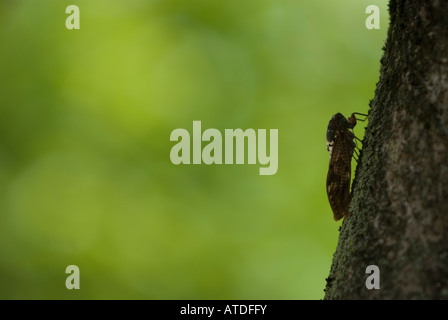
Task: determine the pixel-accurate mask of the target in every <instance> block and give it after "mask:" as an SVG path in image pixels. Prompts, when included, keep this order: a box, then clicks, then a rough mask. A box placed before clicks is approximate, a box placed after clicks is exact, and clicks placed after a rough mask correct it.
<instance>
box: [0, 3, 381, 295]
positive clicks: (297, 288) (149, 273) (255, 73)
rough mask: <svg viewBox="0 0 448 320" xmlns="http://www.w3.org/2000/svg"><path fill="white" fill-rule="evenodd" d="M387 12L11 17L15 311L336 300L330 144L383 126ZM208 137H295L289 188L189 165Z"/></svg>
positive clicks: (0, 232) (1, 47) (0, 41)
mask: <svg viewBox="0 0 448 320" xmlns="http://www.w3.org/2000/svg"><path fill="white" fill-rule="evenodd" d="M386 3H387V1H386V0H383V1H377V0H372V1H359V0H351V1H347V0H338V1H324V0H318V1H298V0H284V1H279V0H226V1H217V0H153V1H143V0H127V1H124V0H121V1H111V0H107V1H106V0H95V1H87V0H86V1H81V0H78V1H30V0H28V1H26V0H22V1H19V0H17V1H7V0H0V298H2V299H321V298H323V295H324V292H323V289H324V286H325V278H326V277H327V276H328V274H329V271H330V266H331V261H332V256H333V252H334V250H335V248H336V245H337V240H338V228H339V226H340V224H341V222H338V223H335V222H334V221H333V217H332V212H331V209H330V206H329V204H328V201H327V196H326V192H325V180H326V174H327V168H328V157H329V155H328V152H327V150H326V144H325V132H326V127H327V125H328V121H329V119H330V117H331V116H332V115H333V114H335V113H336V112H342V113H343V114H345V115H349V114H350V113H351V112H354V111H357V112H367V110H368V103H369V100H370V99H372V98H373V94H374V89H375V84H376V82H377V81H378V78H379V60H380V58H381V54H382V51H381V48H382V46H383V43H384V40H385V37H386V31H387V24H388V14H387V5H386ZM70 4H76V5H78V6H79V8H80V11H81V29H80V30H67V29H66V27H65V19H66V18H67V17H68V14H66V13H65V8H66V7H67V6H68V5H70ZM370 4H376V5H378V6H379V7H380V9H381V29H380V30H367V29H366V27H365V20H366V18H367V14H366V13H365V9H366V7H367V6H368V5H370ZM193 120H201V121H202V128H203V130H204V129H206V128H217V129H219V130H222V131H223V130H224V129H226V128H229V129H232V128H242V129H247V128H263V129H279V169H278V172H277V174H276V175H273V176H260V175H259V174H258V169H259V165H258V164H257V165H211V166H207V165H180V166H175V165H173V164H172V163H171V161H170V150H171V147H172V146H173V145H174V144H175V143H174V142H171V141H170V139H169V137H170V133H171V131H172V130H174V129H176V128H186V129H187V130H189V131H190V132H191V130H192V122H193ZM364 127H365V125H363V124H362V125H358V127H357V128H355V132H356V134H357V135H358V136H362V134H363V130H364ZM353 163H355V162H354V161H353ZM71 264H75V265H77V266H78V267H79V268H80V272H81V289H80V290H71V291H70V290H67V289H66V287H65V279H66V277H67V276H68V275H67V274H65V268H66V267H67V266H68V265H71Z"/></svg>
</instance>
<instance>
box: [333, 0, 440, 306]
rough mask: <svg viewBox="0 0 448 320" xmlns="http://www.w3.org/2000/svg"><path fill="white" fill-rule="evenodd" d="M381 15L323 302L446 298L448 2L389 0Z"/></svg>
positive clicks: (437, 0)
mask: <svg viewBox="0 0 448 320" xmlns="http://www.w3.org/2000/svg"><path fill="white" fill-rule="evenodd" d="M389 13H390V26H389V31H388V35H387V40H386V45H385V48H384V55H383V58H382V59H381V75H380V80H379V82H378V84H377V88H376V92H375V97H374V99H373V100H372V101H371V102H370V117H369V123H368V125H367V127H366V132H365V137H364V140H363V148H362V152H361V154H360V159H359V164H358V167H357V169H356V174H355V179H354V181H353V185H352V194H351V203H350V210H349V217H348V218H346V219H345V220H344V222H343V225H342V227H341V230H340V235H339V243H338V246H337V249H336V252H335V254H334V257H333V264H332V266H331V271H330V275H329V277H328V278H327V285H326V288H325V299H447V298H448V5H447V3H446V2H445V1H442V0H427V1H420V0H407V1H405V0H391V1H390V3H389ZM369 265H376V266H378V267H379V270H380V289H378V290H376V289H371V290H369V289H367V288H366V285H365V281H366V278H367V277H368V276H369V275H368V274H366V267H367V266H369Z"/></svg>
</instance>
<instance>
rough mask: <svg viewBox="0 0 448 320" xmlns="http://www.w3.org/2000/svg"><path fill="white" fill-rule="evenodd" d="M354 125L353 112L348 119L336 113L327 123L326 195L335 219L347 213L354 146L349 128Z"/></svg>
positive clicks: (353, 137)
mask: <svg viewBox="0 0 448 320" xmlns="http://www.w3.org/2000/svg"><path fill="white" fill-rule="evenodd" d="M355 126H356V118H355V114H354V113H352V115H351V116H350V117H349V118H348V119H346V118H345V117H344V116H343V115H342V114H340V113H337V114H335V115H334V116H333V117H332V118H331V120H330V122H329V123H328V129H327V150H328V151H329V152H330V165H329V168H328V174H327V196H328V201H329V202H330V206H331V209H332V210H333V215H334V220H335V221H338V220H340V219H341V218H342V217H346V216H347V215H348V205H349V202H350V182H351V171H352V170H351V161H352V156H353V152H354V150H355V147H356V144H355V138H356V137H355V135H354V133H353V132H352V131H351V130H352V129H353V128H354V127H355Z"/></svg>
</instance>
